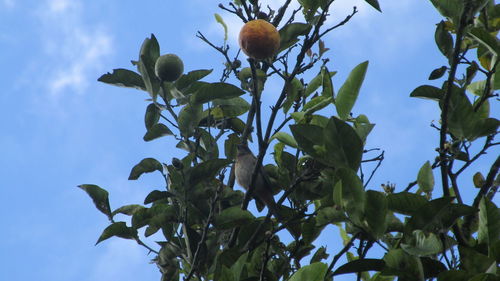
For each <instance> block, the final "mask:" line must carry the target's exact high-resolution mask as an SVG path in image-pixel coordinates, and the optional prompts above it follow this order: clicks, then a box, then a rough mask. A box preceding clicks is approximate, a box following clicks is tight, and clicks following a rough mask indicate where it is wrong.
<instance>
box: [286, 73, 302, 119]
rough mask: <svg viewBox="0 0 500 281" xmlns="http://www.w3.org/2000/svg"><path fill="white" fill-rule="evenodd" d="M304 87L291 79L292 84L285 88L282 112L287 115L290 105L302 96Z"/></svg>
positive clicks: (296, 79) (296, 80) (297, 80)
mask: <svg viewBox="0 0 500 281" xmlns="http://www.w3.org/2000/svg"><path fill="white" fill-rule="evenodd" d="M303 89H304V85H302V82H300V80H299V79H298V78H293V80H292V82H290V83H288V84H287V88H286V91H287V92H286V99H285V101H284V102H283V112H284V113H287V112H288V110H290V108H291V107H292V105H293V104H294V103H295V102H296V101H297V99H298V98H300V96H301V95H302V92H303Z"/></svg>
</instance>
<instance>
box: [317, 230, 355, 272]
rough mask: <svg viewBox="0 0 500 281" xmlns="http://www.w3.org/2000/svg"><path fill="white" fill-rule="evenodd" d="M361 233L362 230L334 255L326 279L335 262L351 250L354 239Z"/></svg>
mask: <svg viewBox="0 0 500 281" xmlns="http://www.w3.org/2000/svg"><path fill="white" fill-rule="evenodd" d="M360 235H361V232H358V233H356V234H355V235H354V236H353V237H352V238H351V240H349V242H347V244H346V245H345V246H344V248H342V250H340V252H338V254H336V255H335V256H334V257H333V260H332V262H331V263H330V265H329V266H328V270H327V271H326V274H325V280H326V277H327V276H328V274H329V273H330V272H331V271H332V269H333V267H334V266H335V263H337V261H338V260H339V259H340V258H341V257H342V256H343V255H344V254H345V253H347V251H349V249H350V248H351V247H352V245H353V244H354V240H356V239H357V238H358V237H359V236H360Z"/></svg>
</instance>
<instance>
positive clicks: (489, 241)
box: [477, 198, 500, 256]
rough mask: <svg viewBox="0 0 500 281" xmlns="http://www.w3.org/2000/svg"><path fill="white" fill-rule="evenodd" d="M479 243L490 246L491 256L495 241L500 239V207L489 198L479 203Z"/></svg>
mask: <svg viewBox="0 0 500 281" xmlns="http://www.w3.org/2000/svg"><path fill="white" fill-rule="evenodd" d="M477 240H478V242H479V244H484V245H487V246H488V249H489V253H490V256H492V252H493V251H492V247H493V245H494V244H495V242H497V241H499V240H500V209H498V208H497V206H495V204H494V203H493V202H491V201H490V200H489V199H486V198H483V199H481V202H480V203H479V229H478V234H477Z"/></svg>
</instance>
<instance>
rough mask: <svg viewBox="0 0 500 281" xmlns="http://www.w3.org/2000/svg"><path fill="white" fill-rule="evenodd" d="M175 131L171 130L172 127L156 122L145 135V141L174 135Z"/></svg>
mask: <svg viewBox="0 0 500 281" xmlns="http://www.w3.org/2000/svg"><path fill="white" fill-rule="evenodd" d="M173 135H174V133H172V131H170V129H169V128H168V127H167V126H166V125H165V124H162V123H157V124H154V125H153V126H152V127H151V128H149V130H148V131H147V132H146V134H145V135H144V137H143V139H144V141H152V140H154V139H157V138H161V137H163V136H173Z"/></svg>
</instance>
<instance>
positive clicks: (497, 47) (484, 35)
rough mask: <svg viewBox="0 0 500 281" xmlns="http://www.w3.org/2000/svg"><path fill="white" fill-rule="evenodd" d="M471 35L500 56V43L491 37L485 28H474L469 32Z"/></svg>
mask: <svg viewBox="0 0 500 281" xmlns="http://www.w3.org/2000/svg"><path fill="white" fill-rule="evenodd" d="M469 34H470V35H472V37H474V39H476V40H477V41H479V43H480V44H482V45H483V46H484V47H486V48H488V50H489V51H490V52H491V53H493V54H495V55H497V56H498V55H499V54H500V43H499V42H498V38H497V37H495V36H493V35H491V34H490V33H489V32H488V31H486V30H485V29H484V27H473V28H472V29H471V30H470V31H469Z"/></svg>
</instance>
